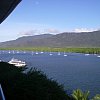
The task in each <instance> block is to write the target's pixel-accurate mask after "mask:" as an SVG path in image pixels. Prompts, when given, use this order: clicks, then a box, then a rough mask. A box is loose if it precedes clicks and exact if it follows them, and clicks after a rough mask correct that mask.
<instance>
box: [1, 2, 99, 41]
mask: <svg viewBox="0 0 100 100" xmlns="http://www.w3.org/2000/svg"><path fill="white" fill-rule="evenodd" d="M98 29H100V0H22V2H21V3H20V4H19V5H18V6H17V7H16V8H15V9H14V11H13V12H12V13H11V14H10V15H9V16H8V17H7V18H6V20H5V21H4V22H3V23H2V24H0V42H4V41H9V40H14V39H17V38H18V37H21V36H28V35H38V34H47V33H52V34H57V33H61V32H88V31H94V30H98Z"/></svg>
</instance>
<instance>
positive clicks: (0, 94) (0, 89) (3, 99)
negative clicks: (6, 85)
mask: <svg viewBox="0 0 100 100" xmlns="http://www.w3.org/2000/svg"><path fill="white" fill-rule="evenodd" d="M0 100H5V96H4V94H3V90H2V87H1V84H0Z"/></svg>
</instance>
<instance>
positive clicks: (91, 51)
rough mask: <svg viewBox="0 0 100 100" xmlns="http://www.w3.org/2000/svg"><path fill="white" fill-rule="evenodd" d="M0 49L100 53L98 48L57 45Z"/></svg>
mask: <svg viewBox="0 0 100 100" xmlns="http://www.w3.org/2000/svg"><path fill="white" fill-rule="evenodd" d="M0 50H21V51H40V52H41V51H43V52H75V53H87V54H100V48H83V47H81V48H59V47H55V48H54V47H19V48H18V47H11V48H8V47H7V48H0Z"/></svg>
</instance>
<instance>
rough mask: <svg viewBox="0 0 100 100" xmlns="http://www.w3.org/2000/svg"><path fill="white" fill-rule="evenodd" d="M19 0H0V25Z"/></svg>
mask: <svg viewBox="0 0 100 100" xmlns="http://www.w3.org/2000/svg"><path fill="white" fill-rule="evenodd" d="M20 2H21V0H0V24H1V23H2V22H3V21H4V20H5V19H6V18H7V17H8V16H9V14H10V13H11V12H12V11H13V10H14V9H15V7H16V6H17V5H18V4H19V3H20Z"/></svg>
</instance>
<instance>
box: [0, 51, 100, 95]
mask: <svg viewBox="0 0 100 100" xmlns="http://www.w3.org/2000/svg"><path fill="white" fill-rule="evenodd" d="M64 55H65V56H64ZM97 56H98V55H96V54H95V55H94V54H91V55H85V54H81V53H63V52H62V53H60V54H59V53H57V52H37V54H36V52H30V51H25V52H23V51H0V60H2V61H6V62H8V61H9V60H11V58H17V59H19V60H22V61H25V62H26V63H27V67H28V68H31V67H36V68H37V69H39V70H41V71H43V72H44V73H46V75H47V76H48V77H49V78H53V79H54V80H56V81H58V82H59V84H63V85H64V88H65V90H73V89H77V88H80V89H82V90H83V91H87V90H89V91H90V94H91V95H90V96H91V97H92V96H94V95H95V94H100V57H97Z"/></svg>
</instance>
